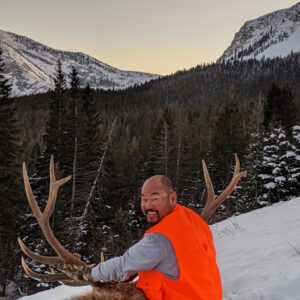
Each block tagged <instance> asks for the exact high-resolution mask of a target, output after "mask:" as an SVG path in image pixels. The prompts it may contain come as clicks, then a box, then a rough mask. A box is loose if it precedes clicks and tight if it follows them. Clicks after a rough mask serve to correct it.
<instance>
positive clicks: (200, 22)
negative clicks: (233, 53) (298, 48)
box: [0, 0, 297, 75]
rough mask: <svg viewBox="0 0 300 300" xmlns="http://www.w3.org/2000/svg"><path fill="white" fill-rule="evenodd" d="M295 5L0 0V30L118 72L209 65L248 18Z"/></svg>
mask: <svg viewBox="0 0 300 300" xmlns="http://www.w3.org/2000/svg"><path fill="white" fill-rule="evenodd" d="M296 3H297V1H296V0H251V1H246V0H148V1H146V0H84V1H82V0H51V1H50V0H0V29H2V30H5V31H10V32H14V33H17V34H21V35H25V36H27V37H29V38H32V39H34V40H36V41H38V42H41V43H43V44H45V45H47V46H51V47H53V48H56V49H60V50H67V51H80V52H84V53H86V54H89V55H91V56H93V57H95V58H97V59H99V60H100V61H102V62H105V63H107V64H109V65H112V66H114V67H116V68H119V69H123V70H134V71H144V72H149V73H156V74H162V75H165V74H170V73H174V72H176V71H177V70H182V69H184V68H185V69H189V68H191V67H193V66H196V65H197V64H200V63H204V62H205V63H208V62H213V61H216V59H218V58H219V57H220V56H221V55H222V53H223V51H224V50H225V49H226V48H227V47H228V46H229V45H230V43H231V41H232V39H233V37H234V34H235V33H236V32H237V31H238V30H239V29H240V28H241V26H242V25H243V24H244V23H245V22H246V21H248V20H251V19H256V18H257V17H259V16H262V15H264V14H266V13H269V12H272V11H275V10H278V9H283V8H288V7H290V6H292V5H294V4H296Z"/></svg>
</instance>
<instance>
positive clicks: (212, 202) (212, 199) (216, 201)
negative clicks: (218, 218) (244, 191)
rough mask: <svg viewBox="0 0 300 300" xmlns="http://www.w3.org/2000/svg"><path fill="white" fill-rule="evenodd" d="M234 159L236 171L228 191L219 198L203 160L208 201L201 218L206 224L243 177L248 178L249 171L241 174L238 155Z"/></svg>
mask: <svg viewBox="0 0 300 300" xmlns="http://www.w3.org/2000/svg"><path fill="white" fill-rule="evenodd" d="M234 158H235V170H234V174H233V177H232V179H231V182H230V183H229V185H228V186H227V187H226V189H225V190H224V191H223V193H222V194H221V195H220V196H219V197H216V196H215V192H214V188H213V185H212V183H211V180H210V177H209V174H208V170H207V167H206V164H205V162H204V160H202V165H203V173H204V179H205V184H206V188H207V201H206V204H205V207H204V210H203V212H202V213H201V217H202V218H203V219H204V220H205V221H206V222H208V220H209V218H210V217H211V216H212V214H213V213H214V212H215V210H216V209H217V208H218V207H219V206H220V205H221V204H222V203H223V202H224V201H225V200H226V198H227V197H228V196H229V195H230V194H231V193H232V192H233V190H234V188H235V187H236V185H237V184H238V182H239V180H240V179H241V177H243V176H246V174H247V171H243V172H240V160H239V158H238V156H237V155H236V154H234Z"/></svg>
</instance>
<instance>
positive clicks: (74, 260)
mask: <svg viewBox="0 0 300 300" xmlns="http://www.w3.org/2000/svg"><path fill="white" fill-rule="evenodd" d="M23 179H24V186H25V191H26V196H27V199H28V202H29V205H30V207H31V210H32V212H33V214H34V216H35V217H36V219H37V221H38V223H39V225H40V228H41V230H42V232H43V234H44V237H45V238H46V240H47V242H48V243H49V245H50V246H51V247H52V248H53V250H54V251H55V253H56V254H57V256H42V255H40V254H37V253H34V252H32V251H31V250H30V249H28V248H27V247H26V245H25V244H24V243H23V241H22V240H21V239H20V238H18V242H19V245H20V248H21V249H22V251H23V252H24V253H25V254H26V255H27V256H28V257H30V258H31V259H32V260H35V261H37V262H39V263H42V264H47V265H51V264H52V265H57V264H75V265H79V266H86V263H85V262H83V261H82V260H81V259H80V258H79V256H78V255H76V254H72V253H70V252H69V251H68V250H66V249H65V248H64V247H63V246H62V245H61V243H60V242H59V241H58V240H57V239H56V237H55V236H54V234H53V231H52V229H51V227H50V225H49V218H50V217H51V215H52V213H53V210H54V207H55V202H56V198H57V193H58V190H59V188H60V187H61V186H62V185H63V184H64V183H66V182H67V181H68V180H70V179H71V176H68V177H65V178H62V179H60V180H56V177H55V169H54V159H53V155H51V159H50V188H49V196H48V201H47V205H46V208H45V210H44V212H43V213H42V212H41V211H40V209H39V207H38V205H37V202H36V200H35V197H34V195H33V192H32V189H31V186H30V183H29V179H28V175H27V170H26V165H25V163H23ZM22 266H23V268H24V271H25V272H26V274H27V275H28V276H29V277H31V278H33V279H35V280H39V281H44V282H55V281H60V282H63V283H64V284H66V285H77V286H78V285H87V284H88V283H87V282H84V281H74V280H71V279H70V277H68V276H67V275H66V274H64V273H55V272H54V273H52V274H38V273H35V272H34V271H32V270H31V269H30V268H29V266H28V265H27V264H26V262H25V259H24V258H23V257H22Z"/></svg>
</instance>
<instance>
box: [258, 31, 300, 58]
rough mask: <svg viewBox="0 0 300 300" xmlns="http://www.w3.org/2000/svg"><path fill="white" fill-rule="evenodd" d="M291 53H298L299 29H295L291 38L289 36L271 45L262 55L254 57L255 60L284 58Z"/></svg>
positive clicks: (299, 47) (299, 49)
mask: <svg viewBox="0 0 300 300" xmlns="http://www.w3.org/2000/svg"><path fill="white" fill-rule="evenodd" d="M292 51H293V52H299V51H300V27H298V28H296V30H295V31H294V33H293V34H292V35H291V36H289V37H288V38H287V39H286V40H284V41H282V42H280V43H277V44H275V45H272V46H270V47H269V48H267V49H266V50H265V51H263V52H262V53H260V54H258V55H257V56H256V59H261V58H263V57H265V58H267V57H268V58H274V57H277V56H280V57H285V56H287V55H289V54H291V52H292Z"/></svg>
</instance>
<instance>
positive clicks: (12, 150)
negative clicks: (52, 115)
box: [0, 48, 25, 297]
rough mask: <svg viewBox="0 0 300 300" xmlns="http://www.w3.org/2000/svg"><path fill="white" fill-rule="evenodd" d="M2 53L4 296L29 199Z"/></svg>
mask: <svg viewBox="0 0 300 300" xmlns="http://www.w3.org/2000/svg"><path fill="white" fill-rule="evenodd" d="M2 54H3V52H2V49H1V48H0V145H1V147H0V265H1V267H0V295H1V296H3V297H4V296H6V287H7V285H8V284H9V282H10V281H12V280H13V279H15V274H16V270H17V265H18V263H17V255H16V249H17V245H16V236H17V231H18V226H19V215H20V214H21V212H22V210H23V209H24V203H25V201H24V197H23V194H22V193H21V190H22V187H21V182H22V179H21V176H20V175H21V174H20V170H21V161H20V159H21V156H22V153H21V149H20V142H19V135H20V133H19V132H20V129H19V128H18V123H17V120H16V110H15V108H14V105H13V101H12V99H11V98H10V92H11V84H10V83H9V81H8V79H6V78H5V75H4V67H5V65H4V62H3V59H2Z"/></svg>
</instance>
